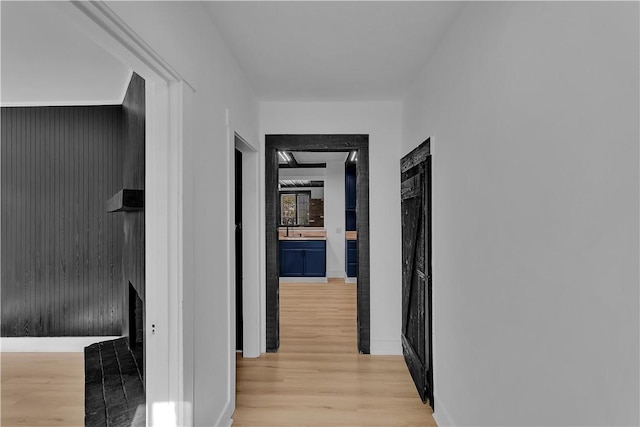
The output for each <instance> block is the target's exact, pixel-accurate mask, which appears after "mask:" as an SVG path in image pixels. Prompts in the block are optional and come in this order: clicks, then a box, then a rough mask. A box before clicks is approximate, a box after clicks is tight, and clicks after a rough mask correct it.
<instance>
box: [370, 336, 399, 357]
mask: <svg viewBox="0 0 640 427" xmlns="http://www.w3.org/2000/svg"><path fill="white" fill-rule="evenodd" d="M370 351H371V354H372V355H377V356H397V355H401V354H402V344H401V343H400V340H399V339H398V340H374V339H372V340H371V344H370Z"/></svg>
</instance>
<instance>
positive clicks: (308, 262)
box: [280, 240, 327, 277]
mask: <svg viewBox="0 0 640 427" xmlns="http://www.w3.org/2000/svg"><path fill="white" fill-rule="evenodd" d="M326 275H327V242H326V241H324V240H280V276H281V277H325V276H326Z"/></svg>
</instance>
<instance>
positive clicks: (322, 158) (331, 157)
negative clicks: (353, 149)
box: [293, 151, 349, 163]
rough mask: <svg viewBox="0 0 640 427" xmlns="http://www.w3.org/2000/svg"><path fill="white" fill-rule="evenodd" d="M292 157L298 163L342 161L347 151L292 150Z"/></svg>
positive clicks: (345, 158) (345, 157)
mask: <svg viewBox="0 0 640 427" xmlns="http://www.w3.org/2000/svg"><path fill="white" fill-rule="evenodd" d="M293 155H294V157H295V158H296V160H297V161H298V163H328V162H344V161H345V160H347V156H348V155H349V153H347V152H335V151H330V152H311V151H294V152H293Z"/></svg>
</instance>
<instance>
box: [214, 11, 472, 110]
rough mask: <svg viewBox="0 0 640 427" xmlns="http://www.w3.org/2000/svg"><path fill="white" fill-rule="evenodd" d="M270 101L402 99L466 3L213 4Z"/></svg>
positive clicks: (216, 17)
mask: <svg viewBox="0 0 640 427" xmlns="http://www.w3.org/2000/svg"><path fill="white" fill-rule="evenodd" d="M206 5H207V8H208V10H209V14H210V16H211V19H212V20H213V21H214V23H215V24H216V27H217V28H218V29H219V30H220V32H221V34H222V36H223V38H224V39H225V40H226V42H227V44H228V45H229V47H230V49H231V52H232V53H233V55H234V56H235V57H236V59H237V60H238V62H239V63H240V66H241V67H242V68H243V69H244V71H245V73H246V75H247V77H248V79H249V81H250V82H251V85H252V86H253V88H254V90H255V91H256V93H257V94H258V96H259V97H261V98H262V99H277V100H292V99H296V100H329V99H330V100H345V99H351V100H371V99H399V98H400V97H401V96H402V95H403V94H404V91H405V90H406V89H407V88H408V86H409V85H410V84H411V83H412V82H413V81H414V79H415V78H416V76H417V74H418V72H419V71H420V70H421V69H422V68H423V67H424V66H425V64H426V62H427V60H428V58H429V57H430V55H431V54H432V53H433V52H434V50H435V48H436V46H437V44H438V42H439V41H440V39H441V38H442V36H443V35H444V33H445V32H446V31H447V29H448V28H449V27H450V26H451V24H452V23H453V21H454V19H455V18H456V17H457V15H458V13H459V12H460V10H461V9H462V7H463V5H464V3H463V2H455V1H446V2H436V1H405V2H401V1H373V2H370V1H345V2H335V1H258V2H244V1H239V2H232V1H215V2H208V3H207V4H206Z"/></svg>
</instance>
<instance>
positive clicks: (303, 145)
mask: <svg viewBox="0 0 640 427" xmlns="http://www.w3.org/2000/svg"><path fill="white" fill-rule="evenodd" d="M278 151H344V152H349V151H357V152H358V162H357V170H356V231H357V232H358V283H357V321H358V326H357V331H358V338H357V340H358V351H359V352H360V353H364V354H369V352H370V322H371V319H370V293H369V285H370V271H369V270H370V269H369V241H370V235H369V135H265V195H266V206H265V210H266V249H267V252H266V254H267V256H266V274H267V281H266V282H267V289H266V300H267V306H266V315H267V316H266V317H267V331H266V338H267V339H266V341H267V351H268V352H276V351H278V347H280V300H279V295H280V283H279V276H278V275H279V268H278V266H279V261H280V260H279V251H278V221H277V218H278V207H279V205H280V202H279V195H278Z"/></svg>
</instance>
